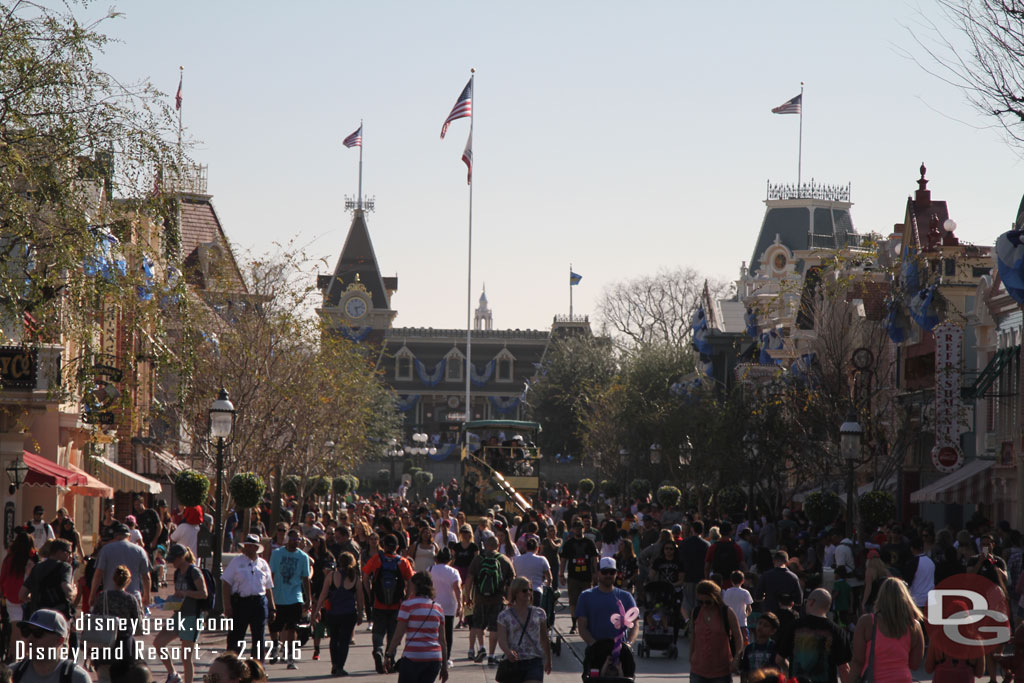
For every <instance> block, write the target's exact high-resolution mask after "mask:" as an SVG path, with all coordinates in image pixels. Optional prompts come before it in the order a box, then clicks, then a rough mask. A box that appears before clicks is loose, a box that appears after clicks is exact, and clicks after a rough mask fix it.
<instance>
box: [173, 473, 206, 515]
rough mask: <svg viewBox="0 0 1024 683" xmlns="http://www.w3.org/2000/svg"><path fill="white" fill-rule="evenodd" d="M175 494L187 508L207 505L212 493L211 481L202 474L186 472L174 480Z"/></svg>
mask: <svg viewBox="0 0 1024 683" xmlns="http://www.w3.org/2000/svg"><path fill="white" fill-rule="evenodd" d="M174 493H175V495H177V496H178V500H180V501H181V504H182V505H184V506H186V507H192V506H193V505H205V504H206V498H207V496H208V495H209V493H210V480H209V479H207V478H206V475H205V474H203V473H202V472H196V471H195V470H184V471H183V472H181V473H179V474H178V476H177V477H176V478H175V480H174Z"/></svg>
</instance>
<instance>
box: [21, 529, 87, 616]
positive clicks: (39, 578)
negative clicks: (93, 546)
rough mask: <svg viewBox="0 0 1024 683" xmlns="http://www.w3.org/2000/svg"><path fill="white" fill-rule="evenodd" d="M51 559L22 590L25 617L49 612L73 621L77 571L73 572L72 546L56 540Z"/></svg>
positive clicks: (51, 544)
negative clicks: (42, 610)
mask: <svg viewBox="0 0 1024 683" xmlns="http://www.w3.org/2000/svg"><path fill="white" fill-rule="evenodd" d="M48 547H49V550H50V555H49V556H48V557H47V558H46V559H45V560H43V561H42V562H40V563H39V564H37V565H36V566H35V567H33V568H32V572H31V573H30V574H29V575H28V577H27V578H26V579H25V582H24V583H23V584H22V586H21V592H20V595H19V597H20V598H21V604H23V605H25V614H26V615H31V614H32V613H33V612H35V611H36V610H40V609H50V610H53V611H55V612H59V613H60V614H62V615H63V616H64V617H65V618H66V619H70V618H71V605H72V603H73V602H74V599H75V593H76V590H75V583H74V581H75V580H74V570H73V569H72V568H71V564H70V562H71V542H70V541H67V540H65V539H63V538H57V539H54V540H52V541H50V543H49V546H48Z"/></svg>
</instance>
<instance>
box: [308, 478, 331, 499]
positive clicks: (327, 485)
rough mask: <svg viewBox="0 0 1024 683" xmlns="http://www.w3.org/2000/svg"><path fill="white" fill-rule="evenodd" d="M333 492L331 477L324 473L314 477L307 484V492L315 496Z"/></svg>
mask: <svg viewBox="0 0 1024 683" xmlns="http://www.w3.org/2000/svg"><path fill="white" fill-rule="evenodd" d="M330 492H331V479H330V477H325V476H323V475H321V476H319V477H313V478H312V479H311V480H310V482H309V484H308V485H307V486H306V493H308V494H309V495H313V496H326V495H327V494H328V493H330Z"/></svg>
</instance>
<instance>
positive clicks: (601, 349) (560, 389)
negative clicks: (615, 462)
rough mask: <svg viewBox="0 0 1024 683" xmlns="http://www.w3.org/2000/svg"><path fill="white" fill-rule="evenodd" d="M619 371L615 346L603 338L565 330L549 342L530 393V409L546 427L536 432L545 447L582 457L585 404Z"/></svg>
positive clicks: (551, 453) (553, 451)
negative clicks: (572, 333)
mask: <svg viewBox="0 0 1024 683" xmlns="http://www.w3.org/2000/svg"><path fill="white" fill-rule="evenodd" d="M615 372H616V363H615V358H614V355H613V350H612V347H611V345H610V344H609V343H607V341H605V340H601V339H595V338H594V337H588V336H566V337H562V338H560V339H557V340H555V341H553V342H552V343H551V345H550V347H549V348H548V351H547V354H546V356H545V360H544V366H543V368H542V369H541V373H540V377H539V378H538V379H537V380H536V381H535V382H534V383H533V384H532V385H531V386H530V393H529V407H530V413H531V415H532V417H533V419H534V420H536V421H538V422H540V423H541V426H542V427H543V430H542V431H541V433H540V434H539V435H538V441H539V445H540V447H541V450H542V452H544V453H548V454H550V455H554V454H556V453H561V454H563V455H574V456H576V458H577V459H578V460H579V459H582V458H583V457H584V454H585V452H586V451H585V449H584V444H583V438H584V433H585V424H584V423H585V415H586V412H587V406H588V404H589V403H590V402H591V401H592V400H594V398H595V397H596V396H597V395H599V394H600V393H601V392H602V391H604V390H605V389H606V388H607V387H608V385H609V384H610V383H611V381H612V379H613V378H614V376H615Z"/></svg>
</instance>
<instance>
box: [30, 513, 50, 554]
mask: <svg viewBox="0 0 1024 683" xmlns="http://www.w3.org/2000/svg"><path fill="white" fill-rule="evenodd" d="M44 512H45V510H43V506H42V505H36V506H35V508H34V509H33V510H32V521H31V522H29V525H30V526H31V527H32V545H34V546H35V548H36V550H40V549H41V548H42V547H43V546H44V545H46V542H47V541H49V540H50V539H51V538H53V527H51V526H50V525H49V524H47V523H46V522H44V521H43V513H44Z"/></svg>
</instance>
